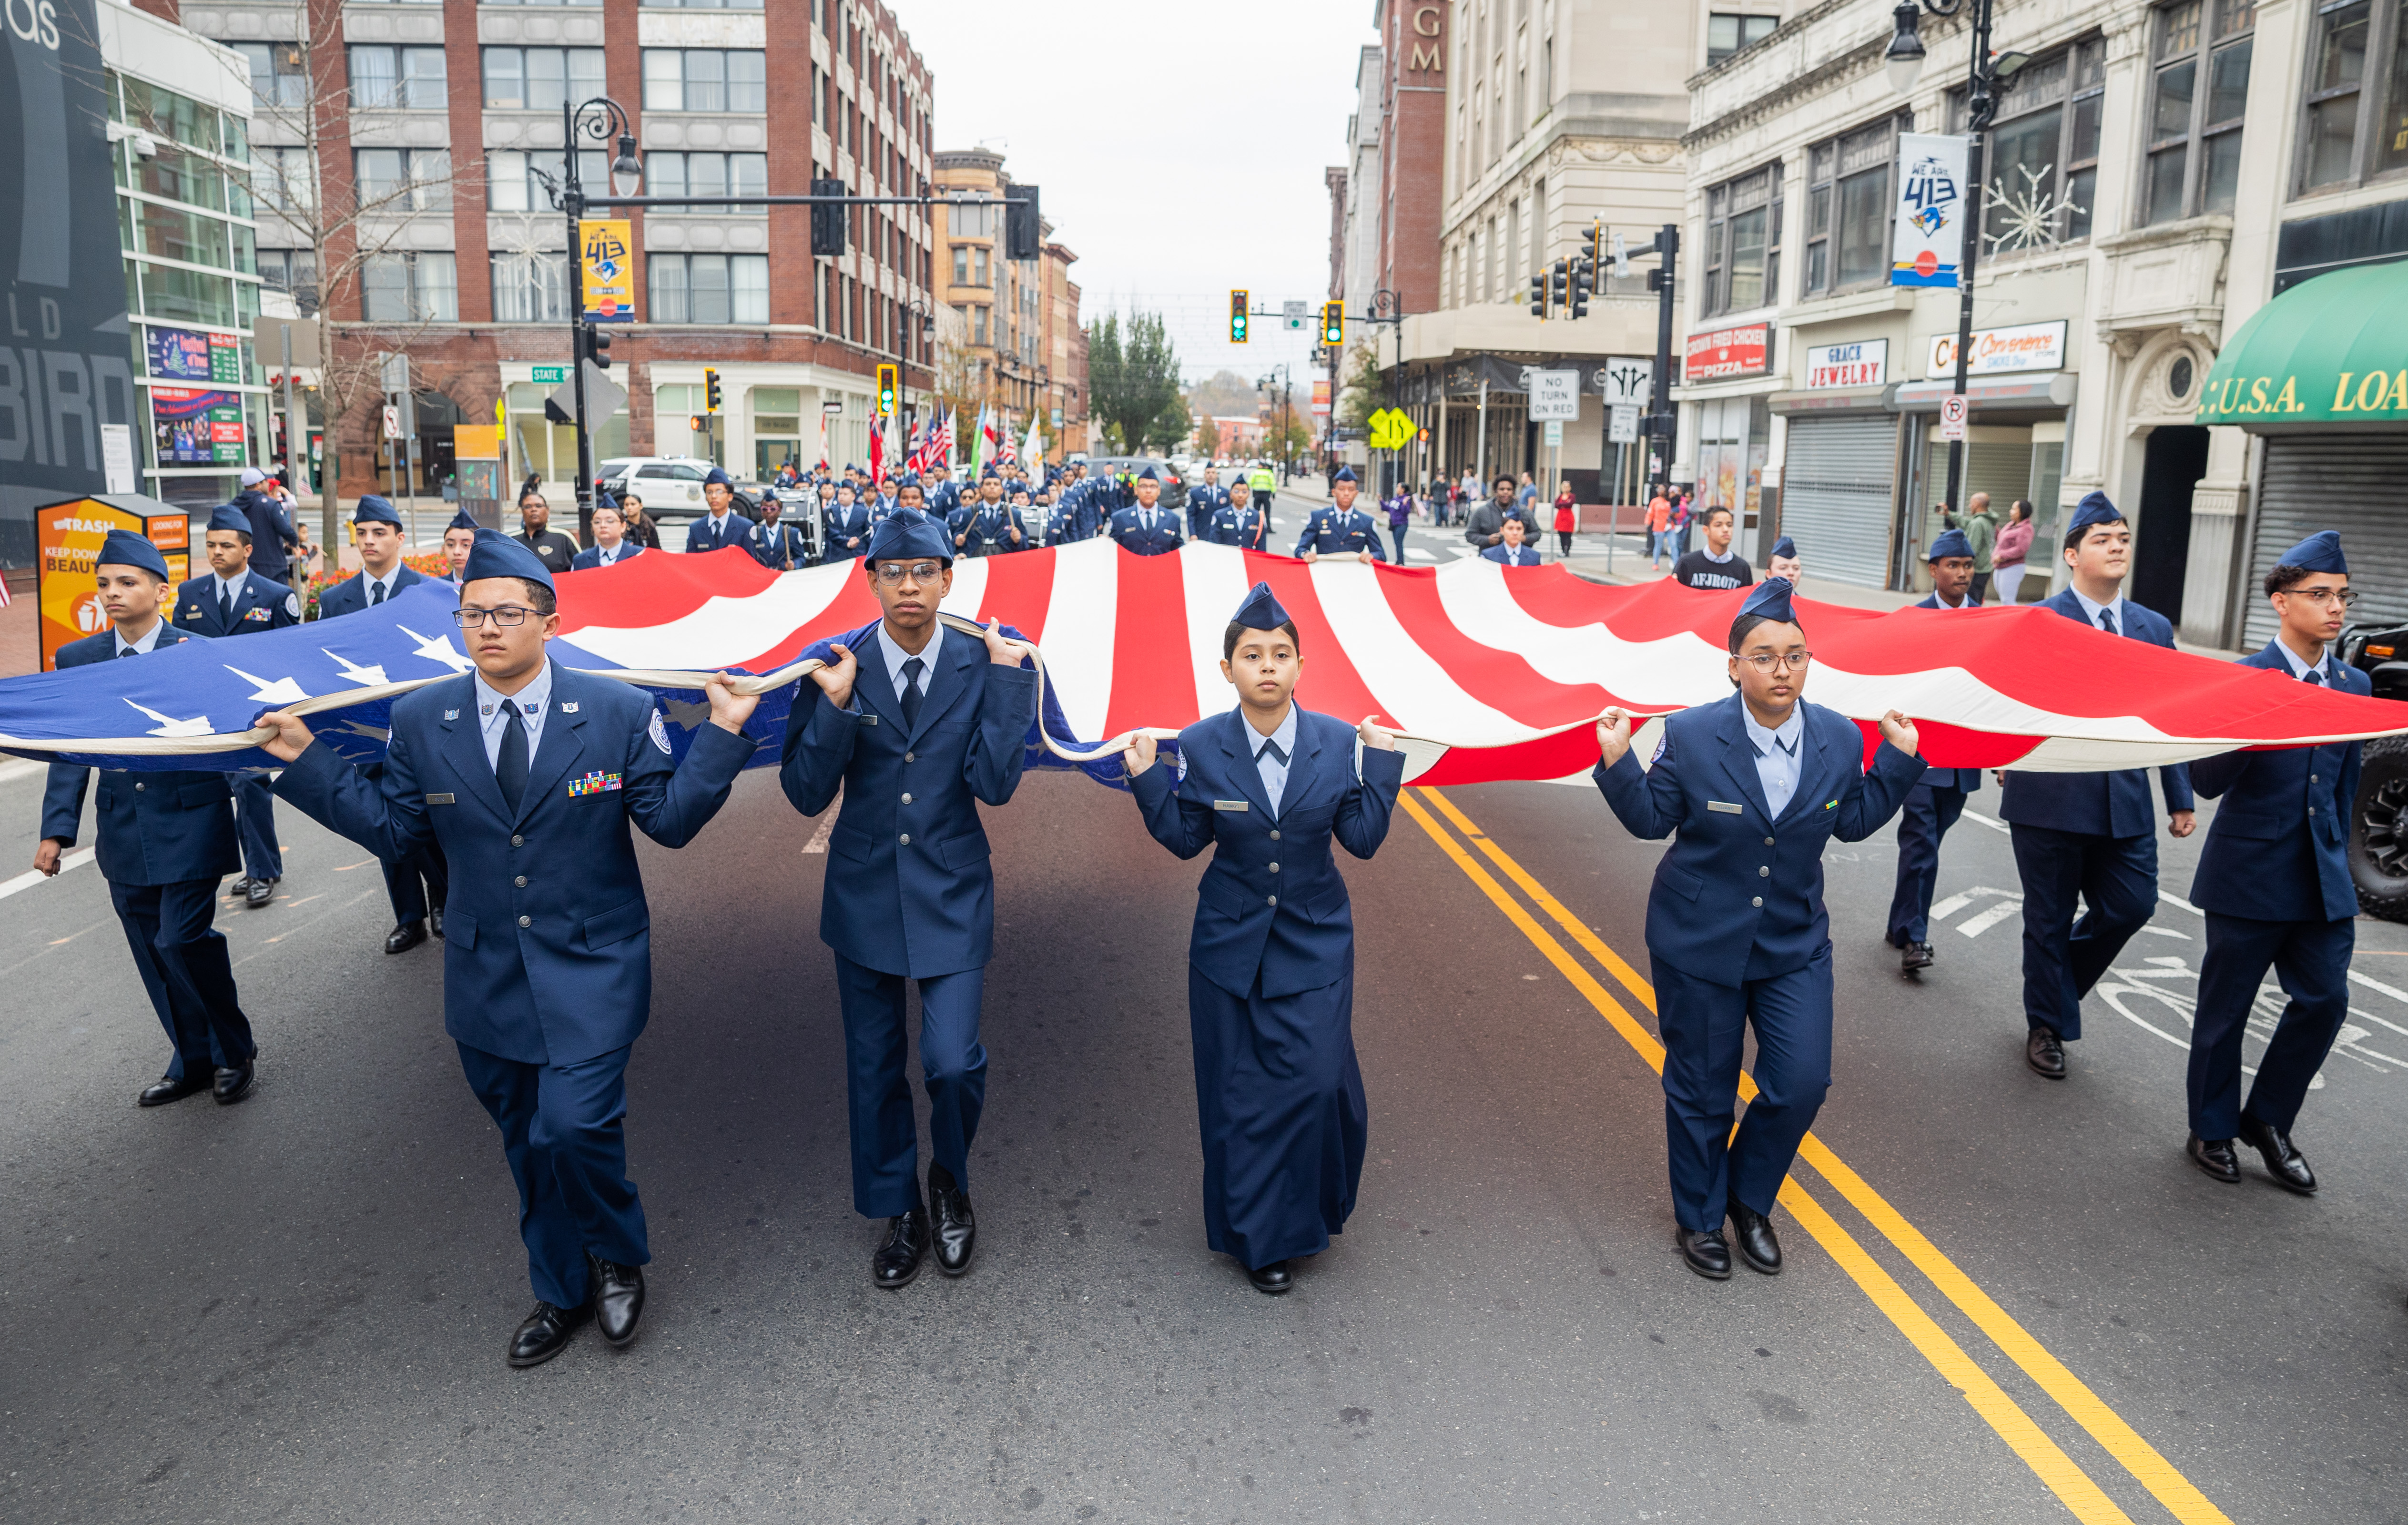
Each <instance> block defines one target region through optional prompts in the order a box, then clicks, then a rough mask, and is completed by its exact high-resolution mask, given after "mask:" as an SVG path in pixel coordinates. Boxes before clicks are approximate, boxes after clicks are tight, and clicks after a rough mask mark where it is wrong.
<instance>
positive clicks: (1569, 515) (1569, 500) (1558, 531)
mask: <svg viewBox="0 0 2408 1525" xmlns="http://www.w3.org/2000/svg"><path fill="white" fill-rule="evenodd" d="M1579 527H1580V500H1579V499H1578V498H1576V497H1574V496H1572V484H1571V483H1570V482H1569V481H1566V482H1559V483H1558V484H1556V487H1555V540H1556V542H1557V545H1558V550H1557V552H1556V554H1557V555H1561V556H1569V555H1570V554H1572V531H1573V530H1575V529H1578V528H1579Z"/></svg>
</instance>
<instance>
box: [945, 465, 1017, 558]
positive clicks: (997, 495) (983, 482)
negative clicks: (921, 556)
mask: <svg viewBox="0 0 2408 1525" xmlns="http://www.w3.org/2000/svg"><path fill="white" fill-rule="evenodd" d="M1008 512H1009V510H1008V509H1007V508H1006V506H1005V504H1004V501H1003V473H1002V472H1001V471H998V470H996V468H994V467H992V466H990V467H986V468H983V469H982V470H981V471H980V472H979V483H978V496H976V497H972V498H966V499H964V500H963V503H962V506H961V508H960V509H959V510H957V511H955V512H954V515H953V518H952V519H951V520H950V521H948V522H947V524H946V525H945V527H946V529H947V530H948V531H950V532H951V534H952V535H953V553H954V554H956V555H962V556H983V555H985V554H987V553H988V550H989V545H988V540H989V536H990V534H991V533H994V534H999V533H1001V529H1000V525H1002V523H1003V522H1004V519H1005V516H1006V515H1007V513H1008Z"/></svg>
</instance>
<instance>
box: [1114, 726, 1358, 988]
mask: <svg viewBox="0 0 2408 1525" xmlns="http://www.w3.org/2000/svg"><path fill="white" fill-rule="evenodd" d="M1253 742H1254V727H1252V726H1250V725H1248V724H1247V723H1246V718H1245V716H1244V715H1243V714H1241V713H1240V712H1238V711H1236V710H1228V711H1224V712H1222V713H1220V714H1217V715H1209V716H1207V717H1206V718H1204V719H1202V720H1199V721H1197V723H1196V724H1194V725H1193V726H1190V727H1187V728H1186V729H1185V730H1183V731H1182V732H1180V733H1179V754H1180V755H1181V756H1182V757H1184V758H1185V759H1186V760H1187V771H1186V776H1185V777H1184V778H1180V779H1177V780H1176V781H1175V782H1174V780H1173V778H1172V774H1173V773H1175V772H1176V771H1177V770H1175V769H1173V768H1169V767H1166V766H1162V765H1161V764H1157V765H1156V766H1154V767H1153V768H1149V769H1147V770H1145V771H1144V772H1142V773H1140V774H1139V775H1138V776H1137V777H1136V778H1134V779H1132V780H1130V781H1129V789H1130V792H1132V793H1133V794H1135V795H1136V796H1137V802H1138V806H1139V808H1140V810H1142V811H1143V812H1144V813H1145V825H1146V829H1147V830H1148V831H1150V832H1152V833H1153V834H1154V841H1156V842H1160V843H1162V845H1164V846H1165V847H1168V848H1169V849H1170V850H1171V851H1172V852H1174V853H1176V854H1178V855H1179V856H1181V857H1183V858H1185V857H1194V856H1196V855H1197V854H1198V853H1200V852H1202V851H1203V850H1204V849H1205V848H1206V847H1207V846H1212V847H1214V851H1213V854H1212V861H1211V863H1210V864H1208V865H1207V866H1206V867H1205V870H1204V877H1203V878H1202V879H1201V880H1200V881H1198V882H1197V886H1196V925H1195V929H1194V930H1193V931H1192V932H1191V933H1190V934H1189V937H1188V943H1187V961H1188V962H1189V963H1190V964H1193V965H1194V966H1195V967H1196V970H1197V972H1199V973H1201V974H1202V975H1203V976H1204V977H1205V978H1206V979H1208V980H1211V982H1212V983H1213V984H1214V985H1219V986H1220V987H1221V988H1222V989H1224V990H1226V991H1228V992H1229V993H1230V994H1231V995H1233V996H1237V997H1240V998H1241V999H1242V998H1243V997H1245V996H1246V995H1247V994H1249V993H1250V992H1251V991H1253V990H1254V982H1255V981H1256V980H1257V979H1259V980H1260V981H1261V982H1262V994H1263V995H1264V996H1266V997H1269V998H1277V997H1280V996H1290V995H1295V994H1297V992H1299V991H1304V990H1318V989H1320V988H1321V987H1322V986H1323V985H1329V984H1331V983H1333V982H1335V981H1337V980H1339V979H1340V978H1342V977H1344V976H1345V975H1346V974H1347V973H1348V972H1349V971H1351V970H1352V969H1353V968H1354V955H1355V912H1354V902H1353V901H1352V900H1351V899H1349V898H1348V896H1347V893H1346V879H1345V876H1344V875H1342V874H1340V872H1339V871H1338V861H1337V857H1336V856H1335V855H1334V854H1332V853H1331V852H1330V850H1329V844H1330V842H1331V841H1332V839H1335V840H1336V841H1337V842H1339V843H1340V845H1342V846H1343V847H1344V848H1345V849H1346V850H1347V851H1348V852H1350V853H1352V854H1354V855H1355V856H1356V857H1365V858H1367V857H1369V856H1371V855H1372V854H1373V853H1374V852H1376V851H1378V850H1379V846H1380V843H1381V842H1382V841H1383V840H1384V839H1385V838H1386V837H1387V835H1388V819H1389V816H1390V815H1391V814H1392V813H1394V812H1395V810H1396V808H1397V791H1398V789H1399V788H1400V787H1402V785H1403V784H1404V777H1405V757H1404V754H1403V753H1401V752H1381V751H1374V750H1371V749H1369V748H1366V749H1365V750H1364V752H1363V764H1362V766H1363V776H1362V777H1361V778H1359V779H1358V778H1356V777H1355V727H1352V726H1349V725H1348V724H1346V722H1344V721H1342V720H1339V719H1336V718H1335V717H1333V716H1330V715H1325V714H1315V713H1314V712H1312V711H1310V710H1302V709H1299V710H1298V711H1297V742H1296V755H1295V756H1294V757H1293V758H1291V759H1290V760H1289V762H1288V774H1287V797H1286V798H1284V799H1283V800H1281V801H1279V805H1278V814H1277V816H1276V818H1274V816H1273V815H1272V813H1271V802H1270V801H1269V800H1268V799H1267V798H1264V795H1263V778H1262V772H1261V770H1259V769H1258V768H1257V767H1256V766H1255V763H1254V745H1253ZM1273 864H1276V865H1278V867H1277V868H1276V869H1274V868H1272V867H1271V865H1273Z"/></svg>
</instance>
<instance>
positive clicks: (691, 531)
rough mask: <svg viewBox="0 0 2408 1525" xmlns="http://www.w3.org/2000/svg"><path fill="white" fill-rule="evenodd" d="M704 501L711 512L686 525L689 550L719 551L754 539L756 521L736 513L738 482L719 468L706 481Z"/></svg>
mask: <svg viewBox="0 0 2408 1525" xmlns="http://www.w3.org/2000/svg"><path fill="white" fill-rule="evenodd" d="M702 501H703V504H704V506H705V507H706V508H708V509H709V510H710V512H708V513H706V514H704V515H703V516H702V517H701V518H699V519H696V520H695V522H694V523H693V524H691V525H687V526H686V532H685V548H686V549H687V550H689V551H717V550H721V549H723V548H724V547H726V546H730V545H742V544H743V543H744V542H745V541H746V540H748V539H749V538H750V537H751V536H752V533H753V521H752V520H750V519H747V518H746V517H745V516H744V515H742V514H740V513H738V512H737V511H736V482H735V479H733V478H732V477H730V476H728V474H727V473H726V472H724V471H723V470H721V469H720V468H717V467H715V466H714V467H712V468H710V475H709V476H707V477H705V478H703V479H702Z"/></svg>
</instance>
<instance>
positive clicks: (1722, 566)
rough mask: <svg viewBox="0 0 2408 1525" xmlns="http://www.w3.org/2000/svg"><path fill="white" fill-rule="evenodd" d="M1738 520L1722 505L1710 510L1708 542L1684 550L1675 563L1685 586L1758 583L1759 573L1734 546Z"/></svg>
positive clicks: (1678, 578)
mask: <svg viewBox="0 0 2408 1525" xmlns="http://www.w3.org/2000/svg"><path fill="white" fill-rule="evenodd" d="M1735 527H1736V521H1735V519H1734V516H1733V515H1732V513H1731V511H1730V510H1728V509H1726V508H1723V507H1721V506H1719V505H1717V506H1715V507H1713V508H1711V509H1708V510H1707V511H1706V544H1705V549H1703V550H1701V551H1687V552H1684V553H1683V554H1682V555H1681V559H1680V560H1679V561H1676V562H1674V563H1673V564H1672V579H1673V581H1674V582H1677V583H1680V584H1681V585H1682V586H1683V587H1684V588H1714V589H1727V588H1745V587H1753V586H1754V585H1755V583H1756V572H1755V570H1754V569H1753V568H1750V567H1749V566H1748V564H1747V561H1746V559H1745V558H1744V557H1742V556H1741V555H1740V554H1739V553H1737V552H1735V551H1733V550H1732V549H1731V548H1730V545H1731V531H1732V530H1733V529H1734V528H1735Z"/></svg>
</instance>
